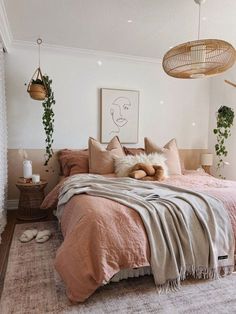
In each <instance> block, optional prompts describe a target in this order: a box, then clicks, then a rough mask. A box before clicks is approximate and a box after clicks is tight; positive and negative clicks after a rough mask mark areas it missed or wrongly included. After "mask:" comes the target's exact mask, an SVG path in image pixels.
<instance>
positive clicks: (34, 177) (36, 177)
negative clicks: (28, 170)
mask: <svg viewBox="0 0 236 314" xmlns="http://www.w3.org/2000/svg"><path fill="white" fill-rule="evenodd" d="M32 182H33V183H39V182H40V175H39V174H32Z"/></svg>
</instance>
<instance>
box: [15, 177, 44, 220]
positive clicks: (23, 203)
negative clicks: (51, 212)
mask: <svg viewBox="0 0 236 314" xmlns="http://www.w3.org/2000/svg"><path fill="white" fill-rule="evenodd" d="M46 185H47V182H46V181H44V180H41V181H40V182H39V183H21V182H17V183H16V186H17V187H18V189H19V190H20V199H19V205H18V213H17V218H18V219H20V220H36V219H41V218H45V217H47V215H48V212H47V211H46V210H41V209H40V205H41V203H42V201H43V199H44V189H45V187H46Z"/></svg>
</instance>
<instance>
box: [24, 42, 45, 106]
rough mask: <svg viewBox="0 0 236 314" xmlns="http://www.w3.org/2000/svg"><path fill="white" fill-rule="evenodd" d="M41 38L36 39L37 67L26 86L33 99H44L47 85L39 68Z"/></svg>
mask: <svg viewBox="0 0 236 314" xmlns="http://www.w3.org/2000/svg"><path fill="white" fill-rule="evenodd" d="M42 42H43V41H42V39H41V38H38V39H37V44H38V55H39V63H38V68H37V69H36V70H35V72H34V74H33V76H32V78H31V80H30V82H29V84H28V87H27V92H28V93H29V94H30V97H31V98H33V99H35V100H41V101H42V100H44V99H45V98H46V97H47V85H46V83H45V80H44V77H43V74H42V71H41V68H40V45H41V44H42Z"/></svg>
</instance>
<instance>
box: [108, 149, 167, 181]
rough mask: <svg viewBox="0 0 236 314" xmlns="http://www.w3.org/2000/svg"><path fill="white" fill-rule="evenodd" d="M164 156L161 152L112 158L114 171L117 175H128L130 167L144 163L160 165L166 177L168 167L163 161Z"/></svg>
mask: <svg viewBox="0 0 236 314" xmlns="http://www.w3.org/2000/svg"><path fill="white" fill-rule="evenodd" d="M165 160H166V158H165V157H164V156H163V154H158V153H153V154H149V155H147V154H140V155H136V156H131V155H129V156H125V157H121V158H115V159H114V161H115V162H114V165H115V173H116V175H117V176H118V177H128V175H129V173H130V171H131V169H132V167H134V165H136V164H138V163H144V164H149V165H158V166H162V167H163V170H164V177H165V178H167V177H168V168H167V166H166V163H165Z"/></svg>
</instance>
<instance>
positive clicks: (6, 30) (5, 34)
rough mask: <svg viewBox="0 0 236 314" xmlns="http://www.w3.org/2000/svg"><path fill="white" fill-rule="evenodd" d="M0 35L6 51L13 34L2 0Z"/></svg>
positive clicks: (0, 5) (0, 3)
mask: <svg viewBox="0 0 236 314" xmlns="http://www.w3.org/2000/svg"><path fill="white" fill-rule="evenodd" d="M0 35H1V38H2V41H3V46H4V47H5V49H6V50H7V51H8V50H9V49H10V46H11V43H12V41H13V36H12V32H11V28H10V24H9V21H8V17H7V13H6V8H5V4H4V1H3V0H0Z"/></svg>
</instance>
